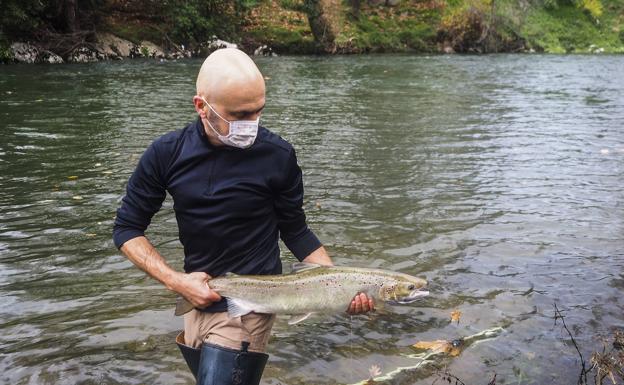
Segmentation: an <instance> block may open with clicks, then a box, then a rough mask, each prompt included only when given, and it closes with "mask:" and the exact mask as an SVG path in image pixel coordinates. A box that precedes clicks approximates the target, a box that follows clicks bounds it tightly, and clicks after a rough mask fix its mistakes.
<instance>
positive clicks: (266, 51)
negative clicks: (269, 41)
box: [254, 44, 277, 56]
mask: <svg viewBox="0 0 624 385" xmlns="http://www.w3.org/2000/svg"><path fill="white" fill-rule="evenodd" d="M254 56H277V54H276V53H275V52H273V48H271V47H269V46H268V45H266V44H265V45H261V46H260V47H258V48H256V50H255V51H254Z"/></svg>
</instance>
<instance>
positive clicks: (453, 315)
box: [451, 309, 462, 324]
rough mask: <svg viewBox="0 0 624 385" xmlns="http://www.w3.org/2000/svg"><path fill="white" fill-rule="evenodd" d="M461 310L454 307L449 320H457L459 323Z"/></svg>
mask: <svg viewBox="0 0 624 385" xmlns="http://www.w3.org/2000/svg"><path fill="white" fill-rule="evenodd" d="M461 315H462V312H460V311H459V310H457V309H455V310H453V311H452V312H451V322H457V323H458V324H459V319H460V318H461Z"/></svg>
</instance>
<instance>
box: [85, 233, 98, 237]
mask: <svg viewBox="0 0 624 385" xmlns="http://www.w3.org/2000/svg"><path fill="white" fill-rule="evenodd" d="M85 235H86V236H87V237H95V236H97V234H96V233H86V234H85Z"/></svg>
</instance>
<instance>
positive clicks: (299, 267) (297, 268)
mask: <svg viewBox="0 0 624 385" xmlns="http://www.w3.org/2000/svg"><path fill="white" fill-rule="evenodd" d="M318 267H321V265H318V264H316V263H307V262H295V263H293V264H292V270H291V271H290V272H291V273H293V274H297V273H301V272H302V271H307V270H312V269H316V268H318Z"/></svg>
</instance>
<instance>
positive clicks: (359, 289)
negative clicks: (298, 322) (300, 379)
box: [176, 263, 427, 316]
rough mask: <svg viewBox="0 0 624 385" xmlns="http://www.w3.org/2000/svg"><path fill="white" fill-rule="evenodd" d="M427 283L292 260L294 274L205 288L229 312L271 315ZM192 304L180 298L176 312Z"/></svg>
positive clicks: (327, 308)
mask: <svg viewBox="0 0 624 385" xmlns="http://www.w3.org/2000/svg"><path fill="white" fill-rule="evenodd" d="M426 284H427V282H426V281H425V280H423V279H420V278H417V277H413V276H411V275H408V274H404V273H398V272H394V271H389V270H381V269H368V268H359V267H346V266H320V265H313V264H306V263H299V264H295V265H294V267H293V273H291V274H281V275H233V274H228V275H226V276H223V277H217V278H214V279H211V280H210V281H209V282H208V285H209V286H210V288H211V289H212V290H214V291H216V292H218V293H219V295H221V296H222V297H226V298H227V299H228V305H229V308H228V312H229V313H230V316H239V315H243V314H246V313H249V312H256V313H274V314H297V315H300V314H308V313H325V314H328V313H330V314H331V313H339V312H344V311H346V309H347V308H348V307H349V304H350V303H351V300H352V299H353V297H354V296H355V295H356V294H357V293H366V294H367V295H368V296H369V297H372V298H373V299H374V300H375V301H376V302H378V301H394V302H399V303H400V302H402V300H405V299H406V298H407V299H413V298H415V297H419V296H422V295H426V294H427V292H425V291H422V290H420V289H422V288H423V287H425V286H426ZM192 308H193V305H192V304H190V303H189V302H188V301H186V300H184V299H182V300H181V301H179V302H178V306H177V308H176V315H180V314H184V313H186V312H187V311H190V310H191V309H192Z"/></svg>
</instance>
